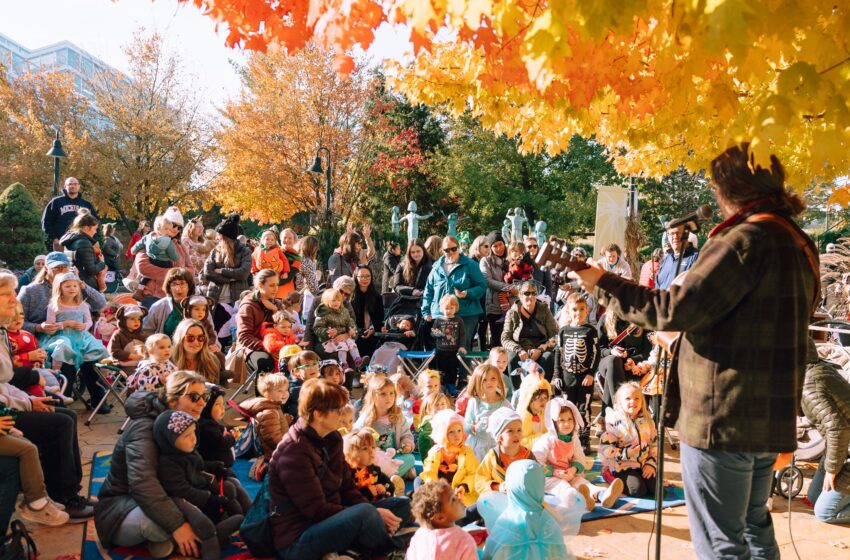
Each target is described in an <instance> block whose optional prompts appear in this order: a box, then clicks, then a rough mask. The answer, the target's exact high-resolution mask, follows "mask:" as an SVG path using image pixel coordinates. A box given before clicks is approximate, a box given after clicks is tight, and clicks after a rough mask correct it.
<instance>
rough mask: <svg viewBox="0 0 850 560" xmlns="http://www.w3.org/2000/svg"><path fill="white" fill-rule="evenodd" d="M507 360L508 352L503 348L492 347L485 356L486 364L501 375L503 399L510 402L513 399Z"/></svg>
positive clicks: (512, 385)
mask: <svg viewBox="0 0 850 560" xmlns="http://www.w3.org/2000/svg"><path fill="white" fill-rule="evenodd" d="M508 358H509V356H508V351H507V350H505V348H504V347H503V346H494V347H493V348H491V349H490V354H489V355H488V356H487V363H488V364H490V365H491V366H494V367H495V368H496V369H497V370H499V373H501V374H502V379H503V380H504V381H505V389H506V392H505V398H506V399H507V400H508V401H511V399H513V397H514V383H513V380H511V378H510V376H509V375H508V363H509V362H510V360H509V359H508Z"/></svg>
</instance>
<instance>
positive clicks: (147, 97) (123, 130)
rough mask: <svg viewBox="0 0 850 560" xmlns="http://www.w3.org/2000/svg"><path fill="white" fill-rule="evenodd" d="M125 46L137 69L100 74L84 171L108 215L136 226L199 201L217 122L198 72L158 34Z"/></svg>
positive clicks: (81, 175) (94, 197) (101, 209)
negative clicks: (195, 80) (212, 121)
mask: <svg viewBox="0 0 850 560" xmlns="http://www.w3.org/2000/svg"><path fill="white" fill-rule="evenodd" d="M125 53H126V55H127V58H128V60H129V63H130V74H129V76H126V77H125V76H123V75H121V74H119V73H117V72H104V73H102V74H100V75H99V76H97V77H96V78H95V80H94V83H93V89H94V95H95V98H94V103H93V112H92V115H91V118H89V119H88V120H87V125H88V131H89V132H88V138H89V143H88V146H87V149H86V153H85V157H86V161H85V166H84V167H82V168H81V170H80V171H79V172H78V176H79V178H80V179H81V180H82V181H83V182H84V187H85V189H86V194H87V196H88V197H89V198H91V199H92V200H93V201H94V202H95V204H96V205H97V207H98V211H99V212H100V215H101V216H103V217H114V218H117V219H118V220H119V221H120V222H121V223H122V224H123V225H124V226H125V227H126V228H127V229H128V230H130V229H131V228H132V224H133V223H134V222H136V221H138V220H140V219H148V220H150V219H152V218H153V217H155V216H156V215H158V214H160V213H161V212H162V211H164V210H165V209H166V208H167V207H168V206H171V205H175V204H183V205H184V206H185V205H186V203H191V204H192V205H197V203H198V202H199V201H200V200H201V198H202V197H203V193H204V192H205V187H206V183H207V181H208V177H207V174H208V173H209V171H208V168H207V161H208V158H209V157H210V150H211V141H210V140H211V130H210V125H209V123H208V122H207V119H206V117H205V116H204V115H203V114H202V113H201V111H200V109H199V107H200V100H199V98H198V96H197V93H195V90H194V89H193V86H192V83H191V82H190V77H189V76H188V75H187V73H186V71H185V69H184V68H183V67H182V65H181V63H180V60H179V58H178V57H177V56H176V55H174V54H172V53H169V52H167V51H166V49H165V47H164V44H163V41H162V38H161V37H160V36H159V35H158V34H156V33H153V34H149V35H146V34H144V33H143V32H141V31H140V32H137V33H136V34H135V36H134V37H133V40H132V41H131V42H130V44H129V45H128V46H127V47H125ZM74 169H77V164H76V163H74V162H72V170H74Z"/></svg>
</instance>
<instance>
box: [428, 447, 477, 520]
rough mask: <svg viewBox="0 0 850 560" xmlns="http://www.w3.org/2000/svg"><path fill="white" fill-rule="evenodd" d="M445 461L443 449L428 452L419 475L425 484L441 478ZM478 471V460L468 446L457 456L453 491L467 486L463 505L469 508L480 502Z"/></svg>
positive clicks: (435, 448)
mask: <svg viewBox="0 0 850 560" xmlns="http://www.w3.org/2000/svg"><path fill="white" fill-rule="evenodd" d="M442 460H443V449H442V448H441V447H437V446H436V445H435V446H434V447H432V448H431V450H430V451H429V452H428V456H427V457H425V461H423V463H422V473H421V474H420V475H419V476H420V478H422V481H423V482H428V481H429V480H437V479H439V478H440V475H439V470H440V463H441V462H442ZM477 470H478V460H477V459H476V458H475V453H473V452H472V448H471V447H470V446H468V445H466V444H464V445H463V448H462V449H461V450H460V453H458V455H457V470H456V471H455V474H454V476H453V477H452V489H455V488H457V487H458V486H460V485H461V484H465V485H466V488H467V491H466V492H464V494H463V505H465V506H467V507H469V506H471V505H472V504H474V503H475V502H476V500H478V492H477V490H476V489H475V473H476V471H477Z"/></svg>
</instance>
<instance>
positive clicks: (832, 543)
mask: <svg viewBox="0 0 850 560" xmlns="http://www.w3.org/2000/svg"><path fill="white" fill-rule="evenodd" d="M829 546H834V547H835V548H840V549H845V548H847V545H846V544H844V541H829Z"/></svg>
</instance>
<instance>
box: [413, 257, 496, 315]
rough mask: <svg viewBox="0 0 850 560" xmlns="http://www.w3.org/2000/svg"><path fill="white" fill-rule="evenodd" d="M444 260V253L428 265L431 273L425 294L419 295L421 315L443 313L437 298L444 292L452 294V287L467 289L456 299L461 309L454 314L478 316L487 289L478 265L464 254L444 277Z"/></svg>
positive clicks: (481, 310)
mask: <svg viewBox="0 0 850 560" xmlns="http://www.w3.org/2000/svg"><path fill="white" fill-rule="evenodd" d="M445 259H446V257H445V256H442V257H440V259H439V260H438V261H437V262H435V263H434V266H433V267H432V268H431V274H430V275H429V276H428V282H427V283H426V284H425V293H424V294H423V296H422V316H423V317H424V316H428V315H431V316H432V317H440V316H442V313H441V312H440V298H442V297H443V296H444V295H446V294H454V293H455V289H458V290H460V291H462V292H466V297H465V298H458V302H460V309H458V312H457V316H458V317H472V316H475V315H481V314H482V313H483V312H484V310H483V309H482V308H481V298H482V297H484V293H485V292H486V291H487V282H486V281H485V280H484V275H483V274H481V269H479V268H478V263H477V262H475V261H474V260H472V259H470V258H469V257H467V256H466V255H461V256H460V260H458V262H457V266H455V267H454V269H452V272H451V274H449V275H448V276H446V272H445V270H443V261H445Z"/></svg>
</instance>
